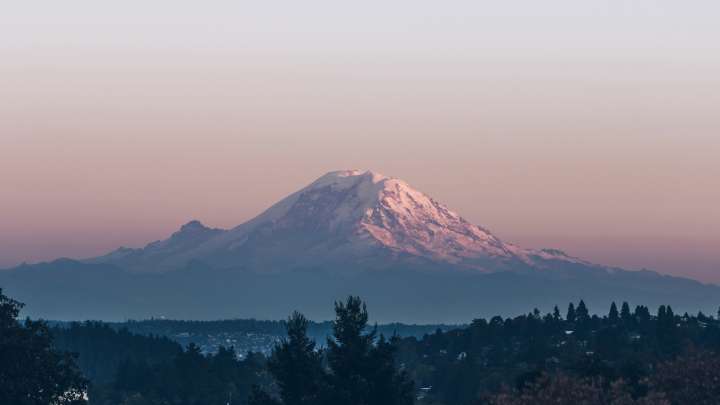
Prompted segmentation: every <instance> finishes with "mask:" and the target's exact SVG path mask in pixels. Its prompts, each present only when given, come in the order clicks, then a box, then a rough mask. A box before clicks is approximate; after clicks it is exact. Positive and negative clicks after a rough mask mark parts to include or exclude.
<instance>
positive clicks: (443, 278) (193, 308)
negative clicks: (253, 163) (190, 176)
mask: <svg viewBox="0 0 720 405" xmlns="http://www.w3.org/2000/svg"><path fill="white" fill-rule="evenodd" d="M0 287H2V288H5V289H6V290H7V293H9V294H11V295H13V296H16V297H18V298H19V299H21V300H23V301H25V302H27V303H28V304H29V306H28V309H29V311H28V312H29V313H30V314H32V315H35V316H43V317H46V318H55V319H87V318H94V319H110V320H118V319H127V318H143V317H149V316H168V317H173V318H179V319H218V318H226V317H259V318H273V319H277V318H281V317H284V316H285V315H287V313H289V312H290V311H291V310H293V309H299V310H303V311H305V312H306V313H307V314H308V315H310V316H311V317H314V318H317V319H326V318H329V317H330V316H331V311H332V302H333V300H335V299H339V298H342V297H343V296H344V295H347V294H359V295H361V296H363V297H364V298H365V299H366V300H368V302H369V304H370V306H371V311H372V315H374V318H375V319H378V320H381V321H403V322H448V323H458V322H467V321H469V320H471V319H472V318H473V317H477V316H490V315H495V314H513V313H517V311H524V310H526V309H527V308H528V307H533V306H537V307H539V308H540V309H543V310H549V309H550V308H552V306H553V305H555V304H557V305H562V306H564V305H567V302H568V301H570V300H575V301H576V300H578V299H581V298H583V299H585V300H586V301H587V302H589V303H590V304H591V305H593V304H594V305H602V306H603V307H601V308H596V309H598V310H602V311H605V309H606V308H605V307H606V306H609V303H610V301H611V300H617V301H621V300H626V301H630V302H631V303H638V304H645V305H651V306H654V305H659V304H671V305H673V306H674V307H675V308H676V310H687V311H693V312H696V311H698V310H703V311H712V312H714V311H715V310H716V309H717V307H718V305H719V304H720V287H718V286H714V285H706V284H702V283H699V282H696V281H693V280H689V279H683V278H677V277H669V276H663V275H660V274H657V273H654V272H650V271H626V270H623V269H618V268H611V267H607V266H601V265H596V264H592V263H589V262H587V261H584V260H581V259H578V258H575V257H571V256H568V255H567V254H565V253H563V252H561V251H559V250H555V249H542V250H536V249H524V248H521V247H518V246H515V245H513V244H510V243H507V242H504V241H502V240H500V239H499V238H497V237H496V236H494V235H493V234H492V233H490V231H488V230H486V229H484V228H482V227H480V226H477V225H474V224H471V223H469V222H468V221H466V220H465V219H463V218H462V217H460V216H459V215H458V214H456V213H455V212H453V211H451V210H450V209H449V208H447V207H446V206H444V205H442V204H440V203H438V202H436V201H435V200H433V199H432V198H430V197H428V196H427V195H425V194H423V193H421V192H419V191H417V190H415V189H413V188H412V187H410V186H409V185H408V184H407V183H406V182H404V181H402V180H399V179H395V178H391V177H386V176H383V175H381V174H378V173H374V172H370V171H367V172H363V171H357V170H346V171H337V172H331V173H328V174H326V175H324V176H322V177H321V178H319V179H318V180H316V181H315V182H313V183H312V184H310V185H309V186H307V187H305V188H303V189H301V190H299V191H297V192H295V193H293V194H291V195H290V196H288V197H286V198H285V199H283V200H281V201H280V202H278V203H277V204H275V205H273V206H272V207H270V208H269V209H268V210H266V211H265V212H263V213H262V214H260V215H259V216H257V217H255V218H254V219H252V220H250V221H248V222H246V223H243V224H241V225H238V226H237V227H235V228H232V229H229V230H224V229H212V228H208V227H206V226H204V225H203V224H202V223H200V222H198V221H191V222H188V223H187V224H185V225H183V226H182V227H181V228H180V230H178V231H177V232H175V233H174V234H172V235H171V236H170V237H169V238H168V239H165V240H161V241H157V242H153V243H150V244H148V245H147V246H145V247H144V248H139V249H130V248H120V249H117V250H115V251H113V252H110V253H108V254H106V255H104V256H100V257H96V258H91V259H85V260H70V259H60V260H56V261H54V262H50V263H41V264H35V265H22V266H19V267H16V268H13V269H9V270H5V271H2V272H0ZM591 309H592V308H591Z"/></svg>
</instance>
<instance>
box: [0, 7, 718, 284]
mask: <svg viewBox="0 0 720 405" xmlns="http://www.w3.org/2000/svg"><path fill="white" fill-rule="evenodd" d="M493 3H497V2H493ZM502 3H503V4H491V3H490V2H469V1H468V2H463V1H461V2H458V3H456V4H455V5H454V6H453V7H447V6H446V5H445V6H444V5H442V4H440V3H437V2H424V1H415V2H403V1H401V2H398V3H397V4H393V5H388V4H386V3H385V2H383V3H380V2H373V1H371V2H364V3H363V4H362V5H359V4H356V5H353V6H351V7H348V6H347V5H345V6H343V7H340V6H339V5H338V4H337V3H334V2H328V1H321V2H317V3H313V6H310V5H308V4H303V5H302V7H301V5H300V4H299V3H291V2H288V3H286V4H282V7H280V5H281V4H280V3H276V4H275V3H274V5H270V4H265V5H254V6H252V7H251V6H244V5H242V4H241V3H238V2H223V1H221V2H218V3H217V4H216V5H215V6H214V7H207V6H203V5H201V4H200V3H197V2H189V1H175V2H165V1H158V2H153V3H152V4H147V3H146V2H139V1H127V2H122V4H114V5H112V6H108V5H103V6H100V5H99V4H98V3H97V2H90V1H78V2H74V3H72V4H68V3H63V4H59V3H57V2H49V1H48V2H47V3H46V4H45V6H44V7H42V8H32V6H31V5H29V4H15V5H12V6H9V7H7V8H8V10H4V12H3V14H2V15H0V55H1V56H2V58H1V62H0V266H11V265H14V264H17V263H20V262H22V261H30V262H32V261H38V260H47V259H53V258H56V257H59V256H70V257H86V256H92V255H97V254H100V253H103V252H106V251H108V250H110V249H113V248H116V247H118V246H121V245H125V246H141V245H143V244H145V243H147V242H150V241H152V240H155V239H159V238H164V237H166V236H167V235H169V234H170V233H171V232H172V231H174V230H175V229H176V228H177V227H179V226H180V225H181V224H182V223H184V222H187V221H188V220H190V219H193V218H195V219H199V220H201V221H203V222H205V223H206V224H208V225H211V226H218V227H232V226H234V225H237V224H239V223H241V222H243V221H245V220H247V219H249V218H251V217H252V216H254V215H255V214H257V213H259V212H260V211H261V210H262V209H264V208H266V207H267V206H268V205H270V204H271V203H273V202H275V201H277V200H278V199H280V198H281V197H283V196H285V195H287V194H289V193H290V192H292V191H294V190H296V189H298V188H300V187H302V186H304V185H305V184H307V183H309V182H310V181H312V180H313V179H314V178H316V177H318V176H320V175H321V174H323V173H324V172H327V171H330V170H335V169H343V168H367V169H372V170H376V171H379V172H382V173H385V174H388V175H392V176H396V177H400V178H403V179H405V180H406V181H408V182H409V183H410V184H412V185H413V186H415V187H416V188H418V189H420V190H422V191H424V192H426V193H428V194H429V195H431V196H433V197H434V198H435V199H437V200H439V201H441V202H444V203H446V204H447V205H449V206H450V207H451V208H453V209H455V210H456V211H458V212H459V213H461V214H462V215H463V216H465V217H466V218H467V219H469V220H471V221H473V222H475V223H478V224H480V225H483V226H486V227H488V228H489V229H491V230H492V231H493V232H495V233H496V234H498V235H499V236H500V237H502V238H504V239H506V240H508V241H512V242H516V243H518V244H521V245H524V246H527V247H557V248H561V249H564V250H567V251H568V252H569V253H570V254H573V255H577V256H581V257H584V258H587V259H589V260H592V261H596V262H600V263H606V264H613V265H622V266H626V267H629V268H642V267H647V268H651V269H656V270H659V271H662V272H666V273H671V274H678V275H687V276H691V277H695V278H699V279H702V280H707V281H713V282H720V253H719V251H718V246H720V209H719V208H718V206H720V187H718V184H719V183H720V181H719V179H720V163H719V162H720V114H718V106H720V74H718V72H720V44H719V43H718V41H717V38H718V37H720V28H719V26H718V25H717V24H716V21H715V18H714V17H715V16H717V15H718V12H720V5H718V3H716V2H703V1H700V2H698V3H696V4H695V5H694V6H693V7H688V6H687V5H686V4H680V3H678V2H674V1H649V0H648V1H637V2H632V4H623V5H619V4H618V5H609V4H606V5H601V4H594V3H597V2H590V1H587V2H584V1H569V0H563V1H558V2H531V3H533V4H523V5H522V7H520V6H519V5H518V3H514V2H502ZM380 11H382V12H380Z"/></svg>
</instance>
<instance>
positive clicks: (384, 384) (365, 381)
mask: <svg viewBox="0 0 720 405" xmlns="http://www.w3.org/2000/svg"><path fill="white" fill-rule="evenodd" d="M335 314H336V319H335V321H334V322H333V338H331V339H328V342H327V344H328V356H327V357H328V363H329V365H330V369H331V374H330V376H329V382H330V384H329V391H328V393H329V397H328V398H325V400H326V403H329V404H343V405H411V404H412V403H413V400H414V398H413V384H412V382H411V381H410V379H409V378H408V377H407V376H406V375H405V373H404V372H399V371H398V370H397V368H396V367H395V364H394V358H393V352H394V344H392V343H391V342H387V341H386V340H385V339H384V337H382V336H381V338H380V340H379V342H377V345H376V344H375V341H376V330H375V329H373V330H372V331H370V332H365V330H366V327H367V322H368V313H367V308H366V306H365V304H364V303H363V302H362V301H361V300H360V298H359V297H352V296H351V297H348V299H347V301H346V302H344V303H343V302H337V303H336V304H335Z"/></svg>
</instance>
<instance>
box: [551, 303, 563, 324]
mask: <svg viewBox="0 0 720 405" xmlns="http://www.w3.org/2000/svg"><path fill="white" fill-rule="evenodd" d="M553 319H554V320H556V321H559V320H560V319H561V318H560V310H559V309H558V307H557V305H555V308H553Z"/></svg>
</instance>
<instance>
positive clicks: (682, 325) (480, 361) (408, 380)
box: [0, 291, 720, 405]
mask: <svg viewBox="0 0 720 405" xmlns="http://www.w3.org/2000/svg"><path fill="white" fill-rule="evenodd" d="M20 308H21V304H20V303H17V302H16V301H13V300H12V299H10V298H8V297H5V296H4V295H2V292H1V291H0V403H2V404H5V403H7V404H18V405H35V404H44V405H45V404H58V405H66V404H73V405H80V404H87V403H89V404H92V405H109V404H112V405H118V404H119V405H160V404H163V405H170V404H173V405H200V404H203V405H214V404H218V405H227V404H248V405H306V404H307V405H310V404H313V405H324V404H348V405H386V404H387V405H395V404H403V405H405V404H407V405H410V404H418V405H483V404H487V405H524V404H540V405H543V404H567V405H570V404H579V403H583V404H588V405H595V404H597V405H605V404H607V405H648V404H658V405H671V404H672V405H675V404H678V405H679V404H688V403H692V404H717V403H720V384H717V381H719V380H720V356H719V355H718V351H719V350H720V314H718V316H717V317H713V316H709V315H705V314H703V313H697V314H694V315H690V314H686V313H684V314H676V313H675V312H674V310H673V309H672V308H671V307H669V306H661V307H659V308H658V309H657V310H656V311H653V312H651V311H650V309H649V308H647V307H645V306H642V305H639V306H636V307H635V308H634V309H631V307H630V305H629V304H627V303H622V304H621V305H619V306H618V305H616V304H614V303H613V304H611V305H610V308H609V310H608V311H607V313H606V314H605V315H602V316H601V315H597V314H592V313H591V311H590V310H589V308H587V306H586V305H585V303H584V302H582V301H580V302H579V303H572V304H569V305H568V307H567V308H566V309H565V310H564V311H562V313H561V311H560V310H559V308H557V307H556V308H555V309H554V311H552V312H550V313H547V314H542V313H541V312H540V311H538V310H533V311H531V312H529V313H528V314H525V315H520V316H516V317H509V318H503V317H493V318H491V319H476V320H474V321H473V322H472V323H471V324H470V325H469V326H467V327H464V328H459V329H456V330H450V331H441V330H438V331H436V332H435V333H430V334H427V335H425V336H422V337H407V338H399V337H398V336H391V337H389V338H387V337H385V336H383V335H382V334H379V333H377V331H375V330H374V329H373V328H371V327H368V312H367V309H366V307H365V304H364V303H363V302H362V301H361V300H360V299H359V298H358V297H349V298H348V299H347V300H346V301H343V302H338V303H336V305H335V312H336V317H335V320H334V321H333V322H332V335H331V336H330V337H328V338H327V339H326V340H325V341H319V342H318V341H316V340H315V339H313V338H312V336H310V335H309V334H308V325H309V324H310V321H308V320H307V319H306V318H305V317H304V316H303V315H302V314H299V313H293V314H292V315H291V316H290V317H289V319H288V320H287V321H286V322H285V323H284V326H285V328H286V337H285V338H284V339H282V340H281V341H280V342H279V343H278V344H277V345H276V346H275V348H274V349H273V351H272V353H271V354H270V355H269V356H267V357H265V356H263V355H261V354H257V353H247V354H245V355H244V356H239V355H238V353H236V352H235V350H234V349H233V348H232V347H227V348H225V347H222V348H220V349H219V350H218V351H217V352H216V353H213V354H203V353H201V351H200V349H199V348H198V347H197V346H195V345H192V344H191V345H188V346H187V347H182V346H181V345H179V344H177V343H176V342H173V341H171V340H169V339H167V338H164V337H158V336H141V335H136V334H133V333H130V332H128V331H127V330H117V329H115V328H111V327H108V325H105V324H101V323H92V322H90V323H83V324H75V325H73V326H71V327H69V328H67V327H63V328H52V329H51V328H48V327H47V325H46V324H44V323H43V322H39V321H32V320H25V321H20V320H18V314H19V311H20ZM70 352H75V353H77V354H76V355H73V354H70Z"/></svg>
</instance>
